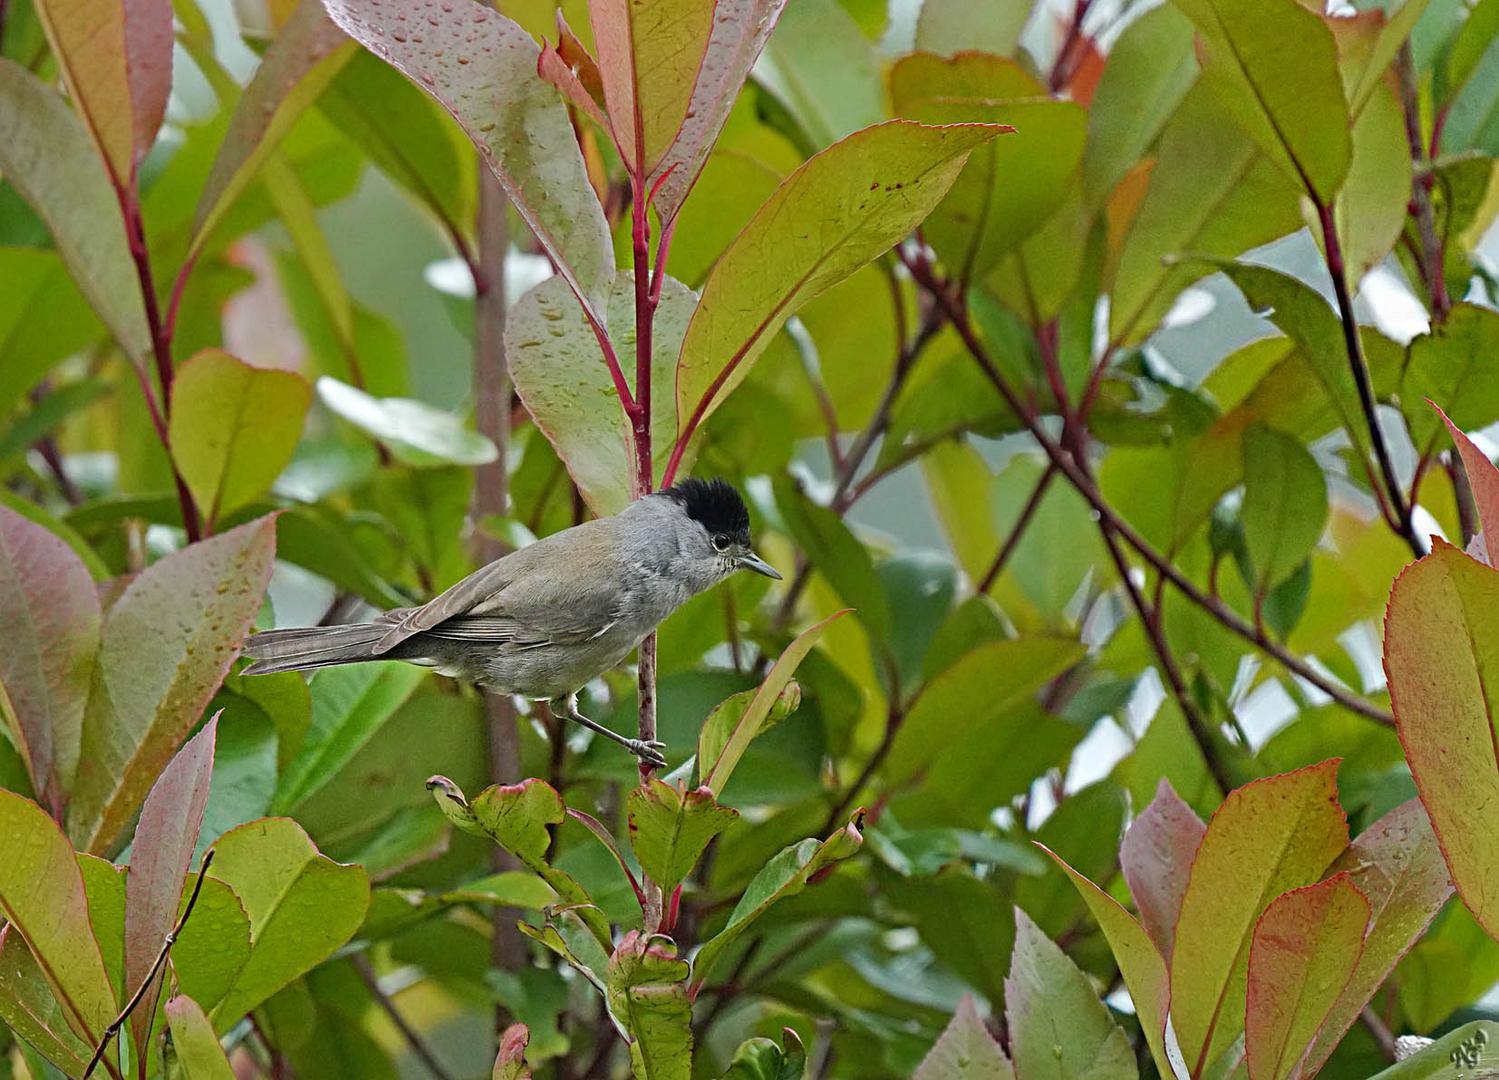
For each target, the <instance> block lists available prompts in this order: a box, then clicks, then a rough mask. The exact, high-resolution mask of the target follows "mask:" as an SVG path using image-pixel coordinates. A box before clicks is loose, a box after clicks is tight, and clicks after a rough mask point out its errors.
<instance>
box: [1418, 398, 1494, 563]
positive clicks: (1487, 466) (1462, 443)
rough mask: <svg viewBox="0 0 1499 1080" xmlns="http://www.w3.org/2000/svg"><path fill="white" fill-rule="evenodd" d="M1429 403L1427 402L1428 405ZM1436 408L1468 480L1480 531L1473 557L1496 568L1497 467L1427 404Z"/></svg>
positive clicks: (1459, 429)
mask: <svg viewBox="0 0 1499 1080" xmlns="http://www.w3.org/2000/svg"><path fill="white" fill-rule="evenodd" d="M1429 403H1430V402H1429ZM1430 404H1431V407H1432V408H1433V409H1436V411H1437V415H1438V416H1440V417H1441V418H1442V423H1444V424H1446V425H1447V430H1448V431H1450V432H1452V441H1453V442H1454V443H1456V444H1457V452H1458V455H1459V456H1460V457H1461V458H1462V459H1463V472H1464V473H1465V474H1466V475H1467V477H1468V487H1469V488H1471V489H1472V491H1473V504H1474V506H1475V507H1477V509H1478V524H1479V527H1480V528H1481V529H1482V530H1483V531H1482V534H1481V535H1482V537H1483V542H1482V546H1481V547H1480V548H1479V550H1478V551H1477V552H1475V554H1476V555H1477V557H1478V558H1480V559H1482V560H1483V561H1484V562H1486V563H1488V564H1489V565H1490V566H1496V565H1499V542H1496V541H1495V539H1494V538H1495V537H1499V468H1496V467H1495V466H1494V463H1493V462H1492V461H1490V460H1489V458H1488V455H1487V454H1485V453H1484V452H1483V451H1482V450H1480V449H1478V446H1477V445H1476V444H1475V443H1474V442H1473V440H1472V439H1470V438H1468V436H1467V435H1465V434H1463V432H1462V429H1461V428H1459V427H1458V426H1457V425H1456V424H1454V423H1453V422H1452V421H1451V420H1449V419H1447V414H1446V413H1444V412H1442V410H1441V408H1440V407H1438V406H1437V405H1436V404H1435V403H1430Z"/></svg>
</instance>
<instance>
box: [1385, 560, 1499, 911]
mask: <svg viewBox="0 0 1499 1080" xmlns="http://www.w3.org/2000/svg"><path fill="white" fill-rule="evenodd" d="M1495 611H1499V573H1496V572H1495V571H1494V570H1492V569H1490V568H1489V567H1487V566H1485V565H1484V564H1482V563H1480V562H1478V561H1476V560H1474V559H1471V558H1469V557H1468V556H1467V555H1464V554H1463V553H1462V552H1461V551H1459V550H1458V549H1457V548H1455V547H1453V546H1452V545H1451V544H1448V543H1446V542H1444V541H1442V540H1437V541H1436V545H1435V547H1434V548H1433V550H1432V552H1431V554H1430V555H1428V556H1426V557H1425V558H1424V559H1421V560H1420V561H1419V562H1416V563H1414V564H1412V565H1411V566H1408V567H1406V569H1405V570H1404V571H1403V572H1402V573H1401V574H1400V576H1399V577H1398V578H1396V579H1395V585H1394V587H1393V588H1392V589H1391V590H1390V605H1389V607H1388V608H1387V609H1386V611H1385V627H1384V629H1385V641H1384V669H1385V675H1386V677H1387V679H1388V680H1389V684H1390V704H1391V705H1392V706H1393V707H1394V711H1395V723H1396V725H1397V726H1398V728H1399V730H1400V741H1401V742H1402V743H1403V744H1404V746H1405V757H1406V760H1407V761H1408V762H1410V767H1411V774H1412V776H1414V777H1415V781H1416V788H1417V790H1419V791H1420V793H1421V801H1422V802H1423V803H1424V804H1425V806H1426V812H1427V814H1429V815H1430V816H1431V823H1432V826H1433V828H1434V829H1435V830H1436V835H1437V838H1438V840H1439V841H1440V843H1441V847H1442V854H1443V856H1444V857H1445V858H1446V860H1447V869H1448V870H1450V871H1451V872H1452V880H1453V882H1454V883H1455V884H1456V885H1457V891H1458V893H1460V894H1461V895H1462V898H1463V901H1464V902H1465V903H1466V904H1467V905H1468V907H1469V909H1470V910H1471V911H1472V912H1473V917H1474V918H1476V919H1477V920H1478V922H1479V924H1480V925H1482V926H1483V928H1484V929H1485V930H1487V931H1488V933H1489V935H1490V936H1499V832H1496V831H1495V830H1494V827H1493V821H1492V814H1491V809H1492V808H1493V807H1494V806H1496V805H1499V735H1496V734H1495V731H1496V729H1495V724H1496V723H1499V624H1496V623H1495V621H1494V612H1495Z"/></svg>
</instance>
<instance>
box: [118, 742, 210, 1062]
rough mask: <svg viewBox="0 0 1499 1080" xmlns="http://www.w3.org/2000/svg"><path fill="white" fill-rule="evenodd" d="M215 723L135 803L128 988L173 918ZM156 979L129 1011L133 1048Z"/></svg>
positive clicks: (146, 1028)
mask: <svg viewBox="0 0 1499 1080" xmlns="http://www.w3.org/2000/svg"><path fill="white" fill-rule="evenodd" d="M218 725H219V716H218V714H217V713H216V714H214V717H213V719H211V720H209V721H208V723H207V724H205V725H204V727H203V730H202V731H200V732H198V734H197V735H195V736H193V737H192V739H190V740H189V741H188V743H187V745H185V746H184V747H183V748H182V749H181V750H179V751H178V752H177V754H176V756H175V757H173V758H172V760H171V762H170V763H169V764H168V765H167V767H166V769H165V770H164V771H163V772H162V774H161V776H160V778H159V779H157V781H156V783H154V784H152V785H151V792H150V794H148V795H147V796H146V801H145V803H144V805H142V807H141V816H140V821H139V823H138V824H137V825H136V827H135V839H134V840H133V841H132V843H131V851H130V876H129V877H128V878H127V879H126V881H125V926H124V936H125V958H124V971H125V983H124V985H126V986H129V987H132V988H134V987H138V986H140V985H142V984H143V983H144V982H145V981H146V976H147V975H149V974H150V973H151V967H152V965H153V964H154V963H155V962H156V956H157V953H158V952H159V951H160V950H161V943H162V941H163V940H165V939H166V937H167V935H168V934H169V933H170V932H171V931H172V928H173V926H175V925H176V922H177V911H178V908H180V907H181V905H182V901H183V894H184V893H183V891H184V887H185V885H186V882H187V874H188V871H189V869H191V867H192V859H193V851H194V849H195V848H196V847H197V846H198V831H199V829H200V828H201V827H202V825H203V811H204V809H205V807H207V805H208V784H209V781H210V779H211V778H212V776H213V757H214V746H215V740H216V738H217V735H218ZM161 986H162V981H161V976H160V975H158V976H157V980H156V982H155V984H154V985H153V987H152V989H151V990H150V991H148V992H147V994H146V996H145V997H144V998H142V999H141V1003H140V1005H138V1006H137V1007H136V1010H135V1012H133V1013H131V1014H130V1033H131V1035H132V1036H133V1037H134V1039H135V1045H136V1046H137V1047H138V1048H143V1047H145V1046H146V1045H147V1041H148V1039H149V1037H150V1034H151V1023H152V1021H153V1019H154V1018H155V1016H156V1001H157V996H158V995H159V994H160V993H161Z"/></svg>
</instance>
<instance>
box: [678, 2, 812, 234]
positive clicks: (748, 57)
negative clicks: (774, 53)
mask: <svg viewBox="0 0 1499 1080" xmlns="http://www.w3.org/2000/svg"><path fill="white" fill-rule="evenodd" d="M785 6H786V0H718V3H717V6H716V12H715V14H714V18H713V29H712V32H711V34H710V35H709V37H708V47H707V49H706V50H705V51H704V53H703V62H702V66H701V67H699V68H698V72H697V84H696V86H694V87H693V91H692V100H691V102H690V103H689V104H688V106H687V117H686V119H685V120H684V121H683V122H682V129H681V131H680V132H679V133H678V134H677V140H676V142H674V143H672V145H671V149H670V150H668V151H667V153H666V156H665V157H663V158H662V159H661V163H660V164H659V165H657V166H656V168H655V170H654V171H653V172H652V173H651V178H650V181H651V186H653V187H656V185H658V184H659V187H656V199H655V205H656V212H657V213H658V214H660V215H661V220H662V221H665V222H669V221H672V220H673V219H674V218H675V217H676V216H677V211H679V210H681V209H682V203H684V202H685V201H686V200H687V194H688V192H690V191H691V190H692V186H693V185H694V184H696V183H697V178H698V175H699V174H700V173H701V172H702V171H703V165H704V163H705V162H706V161H707V160H708V153H709V151H711V150H712V149H713V144H714V142H716V141H717V139H718V133H719V132H720V131H722V130H723V125H724V121H725V120H727V119H728V118H729V110H730V109H732V108H733V107H734V102H735V101H736V100H737V99H738V97H739V89H740V87H742V86H743V85H744V80H745V79H746V78H747V77H748V75H749V72H750V68H752V67H754V66H755V61H756V59H758V58H759V56H760V51H761V50H762V49H764V48H765V42H766V40H767V39H768V38H769V37H770V32H771V31H772V30H774V29H775V25H776V20H777V19H779V18H780V17H781V9H782V8H784V7H785Z"/></svg>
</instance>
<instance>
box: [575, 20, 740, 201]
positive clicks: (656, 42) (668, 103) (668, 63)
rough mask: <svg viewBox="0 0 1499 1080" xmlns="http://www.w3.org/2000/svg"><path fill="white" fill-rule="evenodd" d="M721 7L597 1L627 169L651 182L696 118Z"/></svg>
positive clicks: (607, 85) (601, 46) (606, 76)
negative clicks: (693, 110)
mask: <svg viewBox="0 0 1499 1080" xmlns="http://www.w3.org/2000/svg"><path fill="white" fill-rule="evenodd" d="M715 7H716V4H715V2H714V0H654V2H653V3H650V4H642V3H640V2H639V0H592V2H591V3H590V4H589V5H588V14H589V17H590V19H591V20H592V22H593V41H594V46H595V48H597V49H598V54H599V73H600V75H601V76H602V77H603V82H604V99H605V100H606V101H607V102H608V104H609V118H610V120H611V121H612V125H613V131H614V141H615V145H616V146H617V147H618V148H619V154H620V157H621V158H623V159H624V162H625V167H626V168H627V169H628V170H629V171H630V172H631V173H632V174H633V175H636V176H638V177H640V178H641V179H644V178H645V177H647V176H649V175H651V173H652V172H653V171H654V170H655V168H656V165H657V164H658V163H659V162H660V160H661V158H662V156H663V155H664V154H665V153H666V151H667V150H668V148H670V146H671V144H672V142H673V141H674V140H675V139H676V137H677V131H678V129H679V128H681V126H682V121H683V120H684V119H685V118H686V116H687V113H688V106H689V103H690V102H691V100H692V96H693V91H694V89H695V86H696V83H697V74H698V68H699V66H700V65H701V64H702V61H703V55H704V51H705V50H706V49H707V46H708V35H709V34H710V32H711V31H712V30H713V24H714V22H715V18H714V8H715Z"/></svg>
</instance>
